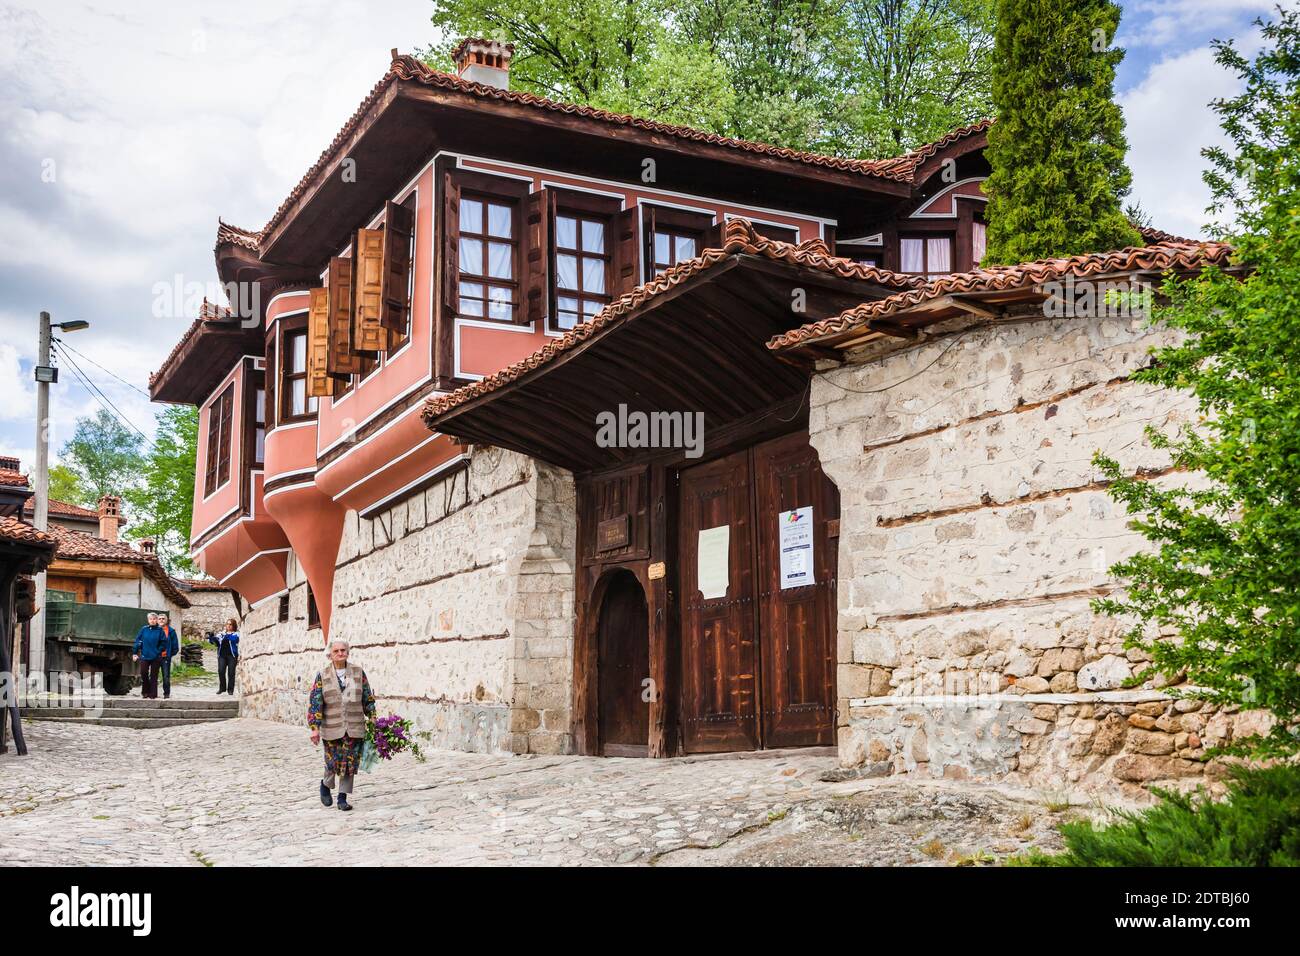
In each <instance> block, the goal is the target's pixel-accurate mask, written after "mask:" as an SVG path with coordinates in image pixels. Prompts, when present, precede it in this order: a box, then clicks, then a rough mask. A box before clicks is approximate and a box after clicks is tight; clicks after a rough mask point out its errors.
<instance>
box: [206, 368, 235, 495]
mask: <svg viewBox="0 0 1300 956" xmlns="http://www.w3.org/2000/svg"><path fill="white" fill-rule="evenodd" d="M234 402H235V383H234V382H231V383H230V384H229V385H227V386H226V387H225V390H224V391H222V393H221V394H220V395H219V396H218V397H217V399H216V401H214V402H213V403H212V404H211V405H209V406H208V443H207V462H206V469H205V474H204V477H203V496H204V497H205V498H206V497H209V496H211V495H212V493H213V492H215V491H216V490H217V489H218V488H220V487H221V486H222V485H224V484H225V483H226V482H227V481H229V480H230V433H231V429H232V427H233V423H232V421H231V411H232V408H233V406H234Z"/></svg>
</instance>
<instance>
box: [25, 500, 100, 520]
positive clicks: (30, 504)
mask: <svg viewBox="0 0 1300 956" xmlns="http://www.w3.org/2000/svg"><path fill="white" fill-rule="evenodd" d="M23 513H24V514H28V513H30V514H35V513H36V500H35V499H34V498H28V499H27V501H25V502H24V503H23ZM50 514H52V515H62V516H63V517H65V518H85V519H87V520H89V521H98V520H99V512H98V511H92V510H91V509H90V508H83V507H81V505H74V504H71V503H69V502H67V501H59V500H58V499H57V498H51V499H50ZM123 523H125V522H123Z"/></svg>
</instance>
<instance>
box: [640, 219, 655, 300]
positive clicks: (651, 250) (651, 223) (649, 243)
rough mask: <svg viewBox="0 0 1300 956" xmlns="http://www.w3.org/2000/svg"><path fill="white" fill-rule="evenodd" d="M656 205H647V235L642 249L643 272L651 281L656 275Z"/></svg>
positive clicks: (645, 223) (645, 226) (644, 237)
mask: <svg viewBox="0 0 1300 956" xmlns="http://www.w3.org/2000/svg"><path fill="white" fill-rule="evenodd" d="M657 218H658V217H656V216H655V207H654V206H646V207H645V217H644V221H643V226H642V228H643V231H644V232H645V235H644V236H643V237H642V238H643V239H644V240H645V243H644V247H643V248H642V250H641V263H642V269H641V274H642V275H644V276H645V281H647V282H649V281H650V280H651V279H653V278H654V277H655V220H656V219H657Z"/></svg>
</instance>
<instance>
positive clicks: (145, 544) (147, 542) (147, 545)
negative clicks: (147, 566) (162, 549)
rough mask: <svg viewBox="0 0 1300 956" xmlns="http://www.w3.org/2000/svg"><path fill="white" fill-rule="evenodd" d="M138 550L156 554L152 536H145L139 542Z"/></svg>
mask: <svg viewBox="0 0 1300 956" xmlns="http://www.w3.org/2000/svg"><path fill="white" fill-rule="evenodd" d="M140 550H141V551H143V552H144V553H145V554H157V553H158V547H157V545H155V544H154V541H153V538H145V539H144V540H143V541H141V542H140Z"/></svg>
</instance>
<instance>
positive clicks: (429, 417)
mask: <svg viewBox="0 0 1300 956" xmlns="http://www.w3.org/2000/svg"><path fill="white" fill-rule="evenodd" d="M734 255H750V256H762V257H763V258H765V259H773V260H776V261H780V262H788V263H791V264H793V265H799V266H804V267H807V268H811V269H816V270H818V271H819V272H825V273H827V274H828V275H836V276H841V277H843V278H847V279H861V280H863V281H864V282H873V283H876V284H878V285H883V286H893V287H895V288H904V289H906V288H915V287H918V286H920V285H922V284H923V283H922V280H920V279H918V278H917V277H916V276H907V275H902V274H900V273H897V272H887V271H886V270H884V269H878V268H876V267H875V266H870V265H866V264H864V263H859V262H853V261H852V260H849V259H841V258H838V257H836V256H832V255H831V254H830V251H829V250H828V249H827V247H826V243H825V242H824V241H823V240H821V239H812V240H810V241H808V242H803V243H800V244H799V245H794V244H792V243H788V242H778V241H777V240H775V239H769V238H767V237H766V236H763V235H760V234H759V233H758V232H757V231H756V230H755V229H754V226H753V224H752V223H750V222H749V221H748V220H745V219H731V220H729V221H728V222H727V224H726V227H725V228H724V230H723V234H722V247H721V248H719V249H705V250H704V251H702V252H701V253H700V254H699V255H698V256H696V257H695V258H694V259H687V260H685V261H684V262H679V263H677V264H676V265H674V266H671V267H669V268H668V269H665V270H664V271H663V272H661V273H659V275H657V276H655V277H654V278H653V279H651V280H650V281H649V282H646V283H644V284H643V285H639V286H637V287H636V288H635V289H633V290H632V291H631V292H628V293H626V294H625V295H623V296H620V297H619V298H617V299H615V300H614V301H613V302H611V303H610V304H609V305H607V306H605V307H604V308H603V309H601V310H600V312H598V313H597V314H596V315H595V316H593V317H592V318H591V319H590V320H588V321H587V322H583V323H582V324H581V325H579V326H578V327H577V328H574V329H570V330H569V331H568V332H566V333H564V335H562V336H561V337H559V338H558V339H554V340H553V341H551V342H548V343H547V344H546V345H544V346H543V347H542V348H540V349H538V350H537V351H536V352H534V353H533V354H532V355H530V356H528V357H527V358H525V359H523V360H522V361H519V362H516V363H515V364H514V365H510V366H507V367H506V368H504V369H502V370H501V371H499V372H496V373H494V374H492V375H489V376H487V377H486V378H483V379H481V380H479V381H477V382H474V383H473V384H471V385H466V386H464V387H462V388H458V389H456V391H454V392H449V393H447V394H445V395H435V396H434V397H432V398H429V399H427V400H426V401H425V404H424V410H423V411H422V413H421V415H422V417H423V418H424V421H425V423H426V424H429V423H431V422H432V421H433V419H435V418H437V417H438V416H439V415H442V414H443V413H445V412H447V411H450V410H451V409H453V408H455V407H456V406H457V405H462V404H464V403H465V402H468V401H470V400H471V399H474V398H477V397H479V396H480V395H485V394H487V393H488V392H492V391H495V390H496V389H498V388H500V387H502V386H503V385H506V384H508V383H510V382H513V381H514V380H515V379H517V378H520V377H521V376H523V375H525V374H527V373H528V372H531V371H533V370H534V369H536V368H540V367H541V366H543V365H546V364H547V363H549V362H551V361H553V360H554V359H555V358H556V357H558V356H560V355H563V354H564V353H565V352H567V351H569V350H570V349H572V348H574V347H575V346H577V345H578V344H579V343H581V342H585V341H586V340H587V339H589V338H591V337H592V336H593V335H595V334H596V333H597V332H599V331H600V330H601V329H603V328H605V327H606V326H608V325H610V324H611V323H614V322H617V321H618V320H619V319H621V318H622V317H623V316H624V315H626V314H627V313H629V312H631V311H633V310H634V309H636V308H638V307H639V306H641V305H644V304H645V303H646V302H648V301H649V300H651V299H653V298H655V297H656V296H658V295H662V294H663V293H665V292H667V291H668V290H670V289H672V288H673V287H675V286H678V285H681V284H682V283H683V282H685V281H686V280H687V279H691V278H693V277H694V276H697V275H699V274H700V273H702V272H706V271H707V270H709V269H710V268H712V267H713V266H716V265H717V264H718V263H720V262H723V261H724V260H726V259H729V258H730V257H732V256H734Z"/></svg>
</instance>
